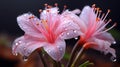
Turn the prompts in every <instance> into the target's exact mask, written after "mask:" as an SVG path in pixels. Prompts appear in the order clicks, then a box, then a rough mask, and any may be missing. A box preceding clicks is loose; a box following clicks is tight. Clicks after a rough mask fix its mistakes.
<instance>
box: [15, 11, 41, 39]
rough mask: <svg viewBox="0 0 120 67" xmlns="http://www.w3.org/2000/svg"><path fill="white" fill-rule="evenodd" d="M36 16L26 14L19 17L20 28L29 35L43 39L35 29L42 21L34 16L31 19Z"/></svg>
mask: <svg viewBox="0 0 120 67" xmlns="http://www.w3.org/2000/svg"><path fill="white" fill-rule="evenodd" d="M32 16H34V15H33V14H31V13H25V14H23V15H20V16H18V17H17V22H18V25H19V26H20V28H21V29H22V30H23V31H24V32H25V33H26V34H28V35H31V36H34V37H39V38H42V37H43V35H42V34H41V32H40V31H39V30H38V29H37V28H36V27H35V25H36V23H38V22H39V23H41V22H40V20H39V19H38V18H37V17H35V16H34V18H32V20H31V19H30V17H32Z"/></svg>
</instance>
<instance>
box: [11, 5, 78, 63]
mask: <svg viewBox="0 0 120 67" xmlns="http://www.w3.org/2000/svg"><path fill="white" fill-rule="evenodd" d="M69 12H70V11H68V10H66V11H64V12H63V13H62V14H59V11H58V8H57V7H51V8H46V9H45V10H43V11H42V12H41V14H40V19H39V18H37V17H36V16H34V15H33V14H31V13H25V14H23V15H20V16H18V17H17V22H18V25H19V26H20V28H21V29H22V30H23V31H24V32H25V34H24V35H23V36H21V37H19V38H17V39H16V40H15V41H14V43H13V47H12V50H13V54H15V55H17V54H18V53H19V54H21V55H22V56H26V57H27V56H29V55H30V54H31V53H32V52H33V51H35V50H36V49H37V48H41V47H43V49H44V50H45V51H46V52H47V53H48V55H49V56H50V57H52V58H53V59H54V60H56V61H60V60H61V59H62V57H63V56H64V53H65V48H66V44H65V41H64V39H69V38H73V37H77V36H78V35H79V31H78V30H79V26H78V25H77V24H75V23H74V21H73V20H71V19H70V18H68V17H67V16H66V13H69ZM71 13H72V12H71Z"/></svg>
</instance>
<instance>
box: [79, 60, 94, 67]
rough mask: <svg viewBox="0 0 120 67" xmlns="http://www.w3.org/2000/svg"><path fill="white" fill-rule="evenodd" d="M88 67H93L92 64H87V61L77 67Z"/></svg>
mask: <svg viewBox="0 0 120 67" xmlns="http://www.w3.org/2000/svg"><path fill="white" fill-rule="evenodd" d="M89 65H93V63H91V62H89V61H86V62H84V63H83V64H81V65H80V66H79V67H87V66H89Z"/></svg>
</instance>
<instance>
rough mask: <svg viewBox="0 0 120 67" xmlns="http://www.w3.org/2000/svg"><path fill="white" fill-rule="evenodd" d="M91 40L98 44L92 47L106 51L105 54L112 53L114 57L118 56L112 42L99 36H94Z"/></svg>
mask: <svg viewBox="0 0 120 67" xmlns="http://www.w3.org/2000/svg"><path fill="white" fill-rule="evenodd" d="M91 41H92V42H95V43H96V46H91V48H93V49H96V50H99V51H101V52H104V54H107V53H111V54H112V56H113V57H116V54H115V50H114V49H113V48H111V47H110V46H111V43H110V42H108V41H104V40H101V39H97V38H93V39H92V40H91Z"/></svg>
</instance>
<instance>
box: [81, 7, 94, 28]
mask: <svg viewBox="0 0 120 67" xmlns="http://www.w3.org/2000/svg"><path fill="white" fill-rule="evenodd" d="M80 19H82V20H83V21H84V22H85V24H86V25H87V26H88V25H92V24H94V23H95V21H96V15H95V13H94V12H93V9H92V8H91V7H89V6H85V7H84V8H83V10H82V12H81V14H80Z"/></svg>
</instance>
